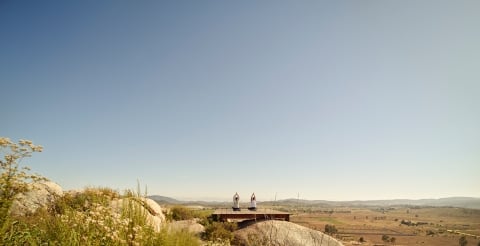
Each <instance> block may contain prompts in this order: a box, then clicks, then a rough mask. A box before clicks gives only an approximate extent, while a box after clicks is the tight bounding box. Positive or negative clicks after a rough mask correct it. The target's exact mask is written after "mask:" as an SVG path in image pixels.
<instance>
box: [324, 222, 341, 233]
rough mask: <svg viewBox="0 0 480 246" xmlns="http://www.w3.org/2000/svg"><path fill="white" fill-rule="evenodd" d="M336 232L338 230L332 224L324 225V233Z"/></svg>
mask: <svg viewBox="0 0 480 246" xmlns="http://www.w3.org/2000/svg"><path fill="white" fill-rule="evenodd" d="M337 232H338V230H337V227H335V226H334V225H329V224H326V225H325V233H326V234H329V235H332V234H335V233H337Z"/></svg>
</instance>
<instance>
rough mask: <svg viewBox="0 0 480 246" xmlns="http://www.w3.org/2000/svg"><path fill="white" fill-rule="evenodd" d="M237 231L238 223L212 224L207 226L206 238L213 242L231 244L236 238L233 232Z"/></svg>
mask: <svg viewBox="0 0 480 246" xmlns="http://www.w3.org/2000/svg"><path fill="white" fill-rule="evenodd" d="M236 229H237V224H236V223H229V222H212V223H211V224H208V225H207V226H205V235H204V238H205V239H206V240H209V241H212V242H225V241H228V242H231V241H232V240H233V238H234V235H233V231H235V230H236Z"/></svg>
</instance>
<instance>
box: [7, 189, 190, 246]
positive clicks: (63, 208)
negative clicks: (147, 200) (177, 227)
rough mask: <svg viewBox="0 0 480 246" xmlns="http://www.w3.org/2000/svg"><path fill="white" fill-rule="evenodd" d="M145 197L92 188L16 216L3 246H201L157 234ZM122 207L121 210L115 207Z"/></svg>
mask: <svg viewBox="0 0 480 246" xmlns="http://www.w3.org/2000/svg"><path fill="white" fill-rule="evenodd" d="M142 199H144V198H143V197H142V196H141V195H140V192H139V191H137V192H136V193H135V192H132V191H127V192H125V194H124V195H123V196H120V195H119V194H118V193H117V192H115V191H113V190H111V189H107V188H100V189H93V188H90V189H86V190H85V191H83V192H80V193H75V194H66V195H65V196H63V197H60V198H58V199H57V200H56V202H55V203H53V204H52V205H51V206H49V207H48V208H44V209H40V210H38V211H37V212H36V213H35V214H33V215H30V216H24V217H11V218H10V220H9V221H10V222H9V223H8V226H7V227H6V229H5V233H4V234H3V235H0V237H1V238H0V245H167V246H168V245H175V246H177V245H178V246H181V245H199V239H198V238H197V237H196V236H194V235H193V234H191V233H189V232H186V231H172V230H169V229H168V226H167V225H164V226H163V227H162V228H161V229H160V230H155V228H154V227H153V226H152V224H151V222H149V220H148V213H149V211H148V209H146V208H145V206H146V205H145V204H144V203H142V202H141V201H142ZM115 203H116V205H115Z"/></svg>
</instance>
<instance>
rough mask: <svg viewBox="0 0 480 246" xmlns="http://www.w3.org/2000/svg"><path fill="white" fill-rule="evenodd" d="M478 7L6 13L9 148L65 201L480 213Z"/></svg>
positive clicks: (3, 68)
mask: <svg viewBox="0 0 480 246" xmlns="http://www.w3.org/2000/svg"><path fill="white" fill-rule="evenodd" d="M479 13H480V1H437V0H435V1H433V0H432V1H241V2H234V1H168V2H167V1H1V2H0V83H1V84H0V92H1V97H0V103H1V107H0V115H1V120H0V135H1V136H6V137H9V138H11V139H12V140H18V139H31V140H33V141H34V143H37V144H41V145H43V146H44V148H45V151H44V152H43V153H39V154H35V155H34V156H33V157H32V158H30V159H28V160H26V161H25V162H24V163H25V164H28V165H30V166H31V167H32V168H33V170H34V171H35V172H38V173H41V174H43V175H45V176H46V177H48V178H50V179H52V180H53V181H56V182H57V183H59V184H60V185H61V186H63V187H64V188H65V189H78V188H83V187H85V186H108V187H112V188H115V189H119V190H123V189H126V188H135V187H136V182H137V180H139V181H140V183H141V185H142V187H143V186H147V187H148V193H149V194H159V195H166V196H171V197H176V198H197V199H221V200H222V199H223V200H230V199H231V197H232V195H233V194H234V193H235V192H239V193H240V195H241V196H242V198H245V199H247V198H246V197H248V196H250V194H251V192H253V191H255V192H256V194H257V196H258V199H259V200H271V199H274V197H275V194H277V199H282V198H290V197H297V194H300V198H304V199H328V200H354V199H384V198H437V197H447V196H475V197H480V178H479V175H480V31H479V30H480V29H479V26H480V14H479Z"/></svg>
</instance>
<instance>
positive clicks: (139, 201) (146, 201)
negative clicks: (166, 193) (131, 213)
mask: <svg viewBox="0 0 480 246" xmlns="http://www.w3.org/2000/svg"><path fill="white" fill-rule="evenodd" d="M129 203H130V204H133V205H137V208H138V209H139V210H140V213H142V214H145V215H146V217H147V223H149V224H150V225H151V226H152V227H153V229H154V230H155V231H157V232H158V231H160V230H161V228H162V225H163V224H164V223H165V215H164V214H163V212H162V208H161V207H160V205H159V204H158V203H157V202H155V201H154V200H152V199H150V198H137V197H135V198H123V199H115V200H112V201H111V203H110V204H111V207H112V208H113V209H114V211H116V212H117V213H121V212H122V210H123V209H125V208H124V206H125V204H129Z"/></svg>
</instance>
